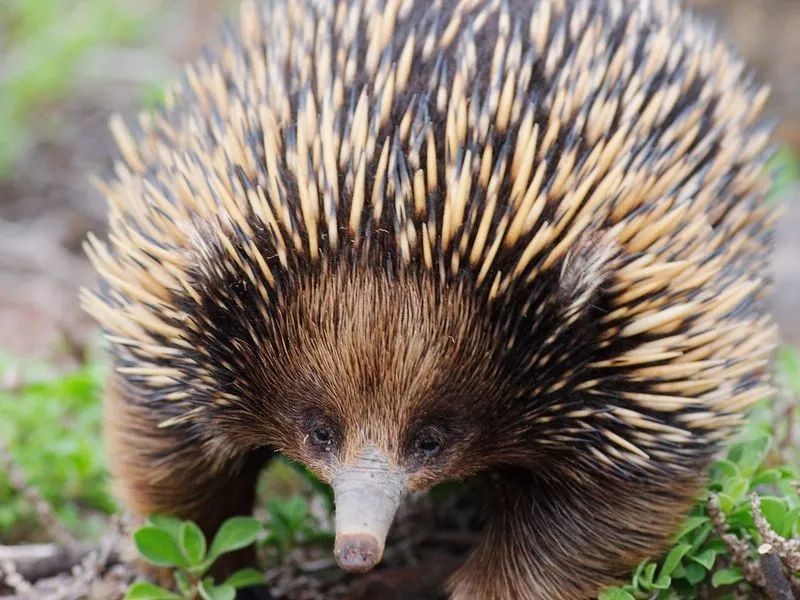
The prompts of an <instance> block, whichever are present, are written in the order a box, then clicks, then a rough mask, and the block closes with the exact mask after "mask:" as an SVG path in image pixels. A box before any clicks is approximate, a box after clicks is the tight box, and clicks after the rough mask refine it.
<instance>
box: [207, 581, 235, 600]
mask: <svg viewBox="0 0 800 600" xmlns="http://www.w3.org/2000/svg"><path fill="white" fill-rule="evenodd" d="M198 591H199V592H200V597H202V598H203V600H234V599H235V598H236V589H234V588H233V587H232V586H230V585H225V584H222V585H212V584H210V583H208V581H205V580H204V581H202V582H201V583H200V585H199V586H198Z"/></svg>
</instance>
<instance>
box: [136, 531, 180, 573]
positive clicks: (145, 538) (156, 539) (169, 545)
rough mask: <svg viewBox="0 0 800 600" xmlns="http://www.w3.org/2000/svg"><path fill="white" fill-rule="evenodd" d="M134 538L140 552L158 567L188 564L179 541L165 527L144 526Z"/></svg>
mask: <svg viewBox="0 0 800 600" xmlns="http://www.w3.org/2000/svg"><path fill="white" fill-rule="evenodd" d="M133 540H134V542H135V543H136V548H137V549H138V550H139V554H141V555H142V556H143V557H144V558H146V559H147V561H148V562H149V563H151V564H153V565H155V566H157V567H173V566H177V567H185V566H186V559H185V558H184V557H183V554H182V553H181V551H180V548H178V544H177V542H176V541H175V540H174V539H173V538H172V536H171V535H170V534H169V533H167V532H166V531H164V530H163V529H158V528H157V527H152V526H147V527H142V528H140V529H137V530H136V533H134V534H133Z"/></svg>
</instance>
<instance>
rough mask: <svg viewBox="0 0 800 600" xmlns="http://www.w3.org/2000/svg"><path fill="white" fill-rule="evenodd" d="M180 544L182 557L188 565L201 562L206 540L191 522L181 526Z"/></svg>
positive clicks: (204, 554) (204, 555)
mask: <svg viewBox="0 0 800 600" xmlns="http://www.w3.org/2000/svg"><path fill="white" fill-rule="evenodd" d="M180 542H181V550H182V551H183V555H184V556H185V557H186V560H188V561H189V564H190V565H197V564H200V563H201V562H203V559H204V558H205V557H206V538H205V536H204V535H203V532H202V531H200V528H199V527H198V526H197V525H195V524H194V523H192V522H191V521H186V522H185V523H184V524H183V525H181V531H180Z"/></svg>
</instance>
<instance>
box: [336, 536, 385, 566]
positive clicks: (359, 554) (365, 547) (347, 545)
mask: <svg viewBox="0 0 800 600" xmlns="http://www.w3.org/2000/svg"><path fill="white" fill-rule="evenodd" d="M333 556H334V557H335V558H336V562H337V563H338V564H339V566H340V567H341V568H342V570H343V571H347V572H348V573H366V572H367V571H369V570H370V569H372V568H373V567H375V565H377V564H378V563H379V562H380V561H381V557H382V556H383V542H382V541H379V540H378V538H377V537H375V536H374V535H372V534H369V533H339V534H337V535H336V542H335V544H334V547H333Z"/></svg>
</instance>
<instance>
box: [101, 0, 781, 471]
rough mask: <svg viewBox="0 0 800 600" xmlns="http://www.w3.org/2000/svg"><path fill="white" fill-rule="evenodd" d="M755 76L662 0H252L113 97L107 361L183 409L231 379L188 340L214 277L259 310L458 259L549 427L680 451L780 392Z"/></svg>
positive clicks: (636, 454) (455, 271)
mask: <svg viewBox="0 0 800 600" xmlns="http://www.w3.org/2000/svg"><path fill="white" fill-rule="evenodd" d="M766 97H767V92H766V91H765V90H763V89H760V88H759V87H758V86H756V85H754V84H753V83H752V81H751V78H750V76H749V75H748V74H747V72H746V70H745V68H744V66H743V64H742V62H741V60H740V59H739V58H738V57H737V56H736V55H735V54H733V53H732V52H731V51H730V50H729V49H728V48H727V47H726V46H725V44H723V43H722V42H720V41H719V40H718V39H716V37H715V36H714V35H712V34H711V33H709V31H708V30H707V29H706V28H704V27H703V26H701V25H699V24H698V23H697V22H696V21H695V20H694V19H693V18H692V17H691V16H685V15H682V14H681V12H680V10H679V6H678V3H677V2H673V1H672V0H652V1H650V2H634V1H629V0H602V1H597V0H594V1H589V0H585V1H576V2H565V1H563V0H542V1H539V2H532V1H530V2H528V1H524V2H523V1H514V2H477V1H471V0H464V1H461V2H456V1H455V0H453V1H448V2H443V3H442V2H428V1H427V0H383V1H378V0H375V1H373V0H341V1H339V2H332V1H331V2H329V1H327V0H318V1H315V0H303V1H300V0H298V1H294V0H291V1H289V0H287V1H277V0H276V1H273V2H264V3H256V2H245V3H244V5H243V8H242V13H241V19H240V28H239V33H238V34H237V33H234V32H232V31H229V32H228V33H227V34H226V35H225V37H224V39H223V42H222V45H221V47H219V48H217V50H216V51H214V52H213V53H209V54H208V55H207V56H206V57H205V58H203V59H202V60H200V61H199V62H198V63H196V64H195V65H194V66H192V67H190V68H189V69H187V71H186V75H185V77H184V79H183V81H182V84H181V85H180V86H177V87H175V88H173V89H172V90H171V91H170V93H169V94H168V96H167V101H166V108H165V110H164V111H162V112H159V113H156V114H152V115H143V116H142V117H141V118H140V121H139V123H138V124H137V126H136V127H135V128H134V130H133V132H131V131H129V130H128V129H127V128H125V127H124V126H123V125H122V124H121V122H120V121H119V120H116V121H114V123H113V130H114V133H115V135H116V137H117V140H118V142H119V148H120V153H121V158H120V160H119V161H118V162H117V164H116V165H115V174H114V177H113V178H112V179H111V181H109V182H107V183H104V184H102V185H103V189H104V191H105V193H106V195H107V197H108V199H109V221H110V223H109V225H110V231H111V233H110V236H109V241H108V243H107V244H103V243H100V242H98V241H96V240H94V239H92V240H90V242H89V244H88V247H89V253H90V255H91V257H92V259H93V262H94V264H95V266H96V268H97V270H98V272H99V273H100V275H101V278H102V284H101V286H100V289H99V291H97V292H92V293H87V294H86V295H85V305H86V307H87V309H88V310H89V311H90V312H92V313H93V314H94V315H95V316H96V317H97V318H98V320H99V321H100V322H101V323H102V324H103V326H104V328H105V330H106V331H107V334H108V337H109V339H110V340H111V341H112V343H113V347H114V351H115V353H116V355H117V359H118V364H119V370H120V372H121V373H122V374H123V375H124V376H125V377H126V378H127V379H128V380H129V381H130V382H132V383H134V384H136V385H137V386H140V387H142V388H143V389H147V390H149V393H150V397H151V398H152V400H153V403H154V405H157V404H158V405H159V406H161V407H162V408H163V410H164V411H165V414H167V415H169V416H170V417H174V418H175V419H192V418H194V416H195V415H197V414H198V412H201V411H203V410H205V408H206V407H207V406H208V404H209V403H231V404H232V403H235V402H236V400H237V398H236V397H235V396H232V395H231V394H230V393H229V392H227V391H226V390H225V389H224V388H219V387H218V385H217V384H218V383H219V382H215V381H213V379H212V377H211V376H210V371H209V368H208V365H207V362H208V361H209V360H210V354H209V352H210V350H209V349H208V348H197V347H195V346H194V345H193V343H192V340H193V339H195V338H196V337H197V334H198V332H199V331H200V330H201V329H206V330H208V328H210V327H213V326H214V323H211V322H210V321H211V320H213V319H211V317H210V316H209V311H208V310H207V305H206V304H205V300H204V298H206V297H207V294H201V291H203V288H204V286H207V285H208V282H210V281H228V282H230V281H236V282H238V285H239V286H240V287H241V289H242V290H246V293H248V294H251V295H252V297H253V298H255V299H257V300H258V303H257V305H258V315H259V317H258V318H259V319H263V320H264V322H269V320H270V319H271V318H272V317H273V316H274V315H275V314H276V313H278V312H279V311H280V303H281V302H282V294H284V293H285V290H286V289H287V288H286V286H285V285H284V282H285V281H286V278H287V277H302V276H304V274H307V273H320V272H324V271H325V270H326V269H331V270H335V267H336V265H339V264H342V263H345V264H348V265H361V266H364V267H368V268H377V269H381V270H382V271H383V272H386V273H388V274H392V273H398V272H400V271H404V272H406V273H411V274H413V273H425V274H426V276H431V277H434V278H435V279H436V280H437V281H438V282H439V285H440V286H442V287H443V288H444V287H449V288H452V287H453V286H458V285H461V284H462V283H464V282H468V283H469V285H466V286H465V287H464V289H469V290H471V291H472V292H473V293H474V294H475V295H476V297H479V298H480V299H481V301H482V302H483V303H484V304H485V306H486V307H487V311H489V312H491V313H492V314H495V315H497V318H498V319H501V320H502V319H505V320H506V322H507V325H508V328H507V329H506V330H505V333H503V334H502V335H506V336H508V339H507V340H504V342H505V343H504V346H505V347H507V348H508V353H509V356H512V355H513V357H514V359H515V360H516V361H517V363H518V364H520V365H523V366H524V370H522V369H521V368H520V373H521V374H522V375H525V376H530V379H529V380H530V381H534V382H535V383H534V384H533V386H534V387H533V388H532V389H531V390H529V391H530V392H531V393H533V392H536V393H537V394H538V397H539V399H540V400H539V401H538V402H537V403H534V404H535V406H536V410H537V411H538V412H537V413H536V414H535V415H531V416H530V418H529V420H528V421H525V422H537V423H540V424H544V423H549V424H550V425H548V426H550V427H551V429H552V430H551V431H549V432H548V434H547V435H544V434H543V436H542V440H543V443H552V444H573V445H574V444H576V443H585V444H587V445H588V446H589V447H590V451H589V452H586V453H585V454H586V455H587V456H589V457H590V460H592V461H594V462H595V463H597V461H598V460H599V461H607V462H609V463H614V464H617V463H616V462H615V460H613V459H616V458H618V457H619V456H624V457H626V458H627V459H629V460H630V461H633V462H638V463H645V462H646V461H647V459H648V458H652V457H656V458H659V459H663V460H671V461H674V460H676V456H679V455H680V449H681V448H682V447H684V446H685V445H686V443H687V440H690V439H693V438H694V437H695V436H696V435H697V434H698V433H701V434H702V435H703V436H705V437H704V439H716V438H718V437H722V436H724V435H725V434H726V433H727V432H728V431H730V428H731V426H733V425H734V424H735V423H736V422H737V421H738V419H739V415H740V414H741V412H742V411H743V410H744V409H745V408H746V407H747V406H749V405H750V404H751V403H752V402H753V401H754V400H756V399H758V398H760V397H763V396H764V395H765V394H766V393H767V392H768V386H767V385H766V379H767V376H766V371H765V367H764V365H765V360H766V358H767V356H768V355H769V353H770V352H771V350H772V348H773V347H774V342H775V331H774V327H773V326H772V325H771V322H770V319H769V317H768V316H766V313H765V309H764V302H763V294H764V287H765V283H764V272H765V268H766V264H767V256H768V248H769V245H770V238H771V221H772V220H773V215H772V211H771V209H770V208H769V207H767V206H765V205H764V204H763V203H762V200H761V198H762V197H763V194H764V192H765V188H766V186H767V178H766V177H765V173H764V171H765V167H764V165H765V160H766V157H767V156H768V141H769V131H768V129H767V128H765V127H764V126H762V125H761V124H760V122H759V113H760V110H761V108H762V106H763V105H764V102H765V101H766ZM554 282H556V283H555V284H554ZM545 283H546V284H547V285H545ZM215 294H216V296H215V297H216V298H217V306H218V308H219V307H221V309H222V310H223V311H224V308H225V306H226V302H237V301H238V300H237V297H236V296H235V295H231V294H229V293H228V290H226V289H218V290H215ZM553 294H555V297H556V298H557V299H558V302H557V303H556V304H558V305H559V306H561V307H562V308H563V307H567V308H566V309H565V310H566V311H567V312H566V316H565V313H563V312H560V313H558V314H559V315H560V316H561V317H563V318H561V319H560V320H558V319H556V317H555V316H554V315H555V313H552V312H548V310H549V307H552V306H553V302H552V301H553V299H554V296H553ZM562 300H563V301H565V302H562ZM559 303H560V304H559ZM570 306H571V307H572V308H577V309H578V310H577V311H573V312H572V313H570V312H569V307H570ZM587 307H592V309H591V310H592V311H594V312H591V313H587V312H586V309H587ZM218 312H219V310H217V313H218ZM516 317H519V319H517V318H516ZM589 317H591V319H589ZM215 318H216V317H215ZM587 320H591V325H592V327H593V335H592V337H587V338H585V339H584V338H582V337H581V331H577V332H576V331H575V330H574V328H573V327H572V326H573V324H574V323H577V322H582V323H583V322H584V321H587ZM512 321H513V322H512ZM217 325H218V324H217ZM586 325H587V326H588V323H586ZM543 327H544V329H543ZM218 329H219V331H220V332H221V333H220V335H223V336H224V332H225V328H221V327H218ZM521 329H525V331H521ZM242 331H244V332H245V334H246V335H256V334H255V333H253V332H254V331H255V330H253V329H252V328H250V329H248V327H247V324H242ZM511 331H514V332H516V333H510V332H511ZM543 331H547V332H548V333H546V334H545V333H542V332H543ZM523 338H524V339H525V342H524V343H522V342H520V343H519V344H518V345H517V346H516V347H515V343H516V341H517V340H522V339H523ZM533 339H539V340H540V343H539V344H538V345H536V344H534V343H533V342H532V340H533ZM575 340H577V341H579V342H581V343H582V344H584V345H581V344H575V343H574V342H575ZM587 340H591V344H589V341H587ZM231 341H232V340H230V339H219V340H217V343H218V344H229V343H231ZM253 341H257V340H253ZM590 346H591V347H590ZM544 372H549V373H554V375H553V379H552V381H550V382H549V383H543V382H542V381H541V380H538V379H536V374H537V373H539V374H540V373H544ZM211 386H217V387H216V388H214V390H213V393H212V392H208V390H209V388H210V387H211ZM566 389H569V391H570V394H571V395H570V398H571V399H572V400H571V403H570V404H569V405H565V404H564V402H562V401H561V400H559V395H558V394H559V393H561V394H562V395H563V392H564V391H565V390H566ZM202 392H208V393H202ZM562 399H563V398H562ZM159 403H160V404H159ZM534 404H532V406H533V405H534ZM548 411H549V412H548ZM565 423H568V425H565ZM548 436H549V437H548ZM667 443H671V444H674V446H675V448H674V449H665V444H667ZM609 448H610V449H611V450H609Z"/></svg>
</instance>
